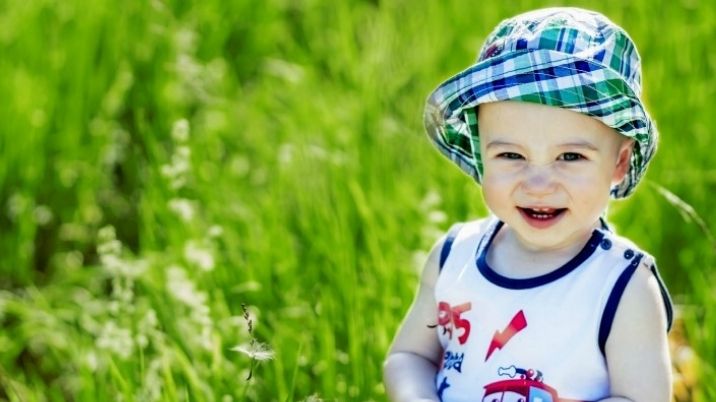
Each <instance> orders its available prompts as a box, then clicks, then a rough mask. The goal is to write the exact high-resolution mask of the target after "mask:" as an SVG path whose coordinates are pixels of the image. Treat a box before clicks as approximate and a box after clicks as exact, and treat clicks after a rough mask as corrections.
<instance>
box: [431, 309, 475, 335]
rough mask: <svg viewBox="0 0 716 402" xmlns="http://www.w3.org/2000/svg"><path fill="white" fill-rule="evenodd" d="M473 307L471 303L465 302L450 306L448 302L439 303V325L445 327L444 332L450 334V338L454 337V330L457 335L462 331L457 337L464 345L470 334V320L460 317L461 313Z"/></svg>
mask: <svg viewBox="0 0 716 402" xmlns="http://www.w3.org/2000/svg"><path fill="white" fill-rule="evenodd" d="M471 308H472V304H471V303H463V304H460V305H457V306H450V304H449V303H447V302H440V303H438V325H439V326H441V327H442V328H443V334H448V338H450V339H452V335H453V330H454V331H455V333H456V335H457V333H458V332H460V331H462V334H460V335H459V336H458V338H457V340H458V341H459V342H460V345H464V344H465V342H467V338H468V337H469V336H470V321H468V320H466V319H464V318H462V317H460V315H461V314H462V313H464V312H466V311H469V310H470V309H471Z"/></svg>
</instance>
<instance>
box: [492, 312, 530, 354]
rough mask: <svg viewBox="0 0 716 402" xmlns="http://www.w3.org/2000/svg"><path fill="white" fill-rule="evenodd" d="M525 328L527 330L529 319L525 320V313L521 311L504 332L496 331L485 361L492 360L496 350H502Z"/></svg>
mask: <svg viewBox="0 0 716 402" xmlns="http://www.w3.org/2000/svg"><path fill="white" fill-rule="evenodd" d="M525 328H527V319H526V318H525V313H524V312H522V310H520V311H518V312H517V314H515V316H514V317H512V321H510V323H509V324H507V327H506V328H505V329H504V330H502V331H495V335H494V336H493V337H492V342H490V347H489V348H488V349H487V355H485V361H487V359H489V358H490V356H491V355H492V352H494V351H495V349H502V348H503V347H504V346H505V345H506V344H507V342H509V341H510V339H512V337H513V336H515V334H517V333H518V332H520V331H522V330H523V329H525Z"/></svg>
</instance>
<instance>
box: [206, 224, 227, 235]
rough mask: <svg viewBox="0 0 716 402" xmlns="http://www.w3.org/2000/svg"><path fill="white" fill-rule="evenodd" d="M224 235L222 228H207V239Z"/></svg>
mask: <svg viewBox="0 0 716 402" xmlns="http://www.w3.org/2000/svg"><path fill="white" fill-rule="evenodd" d="M223 234H224V228H223V227H221V226H219V225H211V227H210V228H209V237H212V238H217V237H221V236H222V235H223Z"/></svg>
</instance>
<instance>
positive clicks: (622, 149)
mask: <svg viewBox="0 0 716 402" xmlns="http://www.w3.org/2000/svg"><path fill="white" fill-rule="evenodd" d="M633 150H634V140H633V139H631V138H630V139H628V140H625V141H622V143H621V145H620V146H619V154H618V155H617V166H616V169H614V177H612V184H615V185H616V184H619V183H621V181H622V180H623V179H624V175H626V173H627V171H629V163H630V162H631V153H632V151H633Z"/></svg>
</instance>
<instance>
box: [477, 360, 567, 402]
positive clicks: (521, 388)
mask: <svg viewBox="0 0 716 402" xmlns="http://www.w3.org/2000/svg"><path fill="white" fill-rule="evenodd" d="M498 374H499V375H506V376H508V377H510V378H514V377H516V376H517V375H519V377H520V378H517V379H510V380H502V381H498V382H494V383H492V384H488V385H486V386H485V396H484V397H483V398H482V402H558V401H559V397H558V396H557V391H556V390H555V389H554V388H552V387H550V386H549V385H546V384H544V383H543V382H542V373H541V372H539V371H537V372H535V371H534V370H524V369H519V368H516V367H515V366H510V367H508V368H506V369H505V368H500V370H499V372H498Z"/></svg>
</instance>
